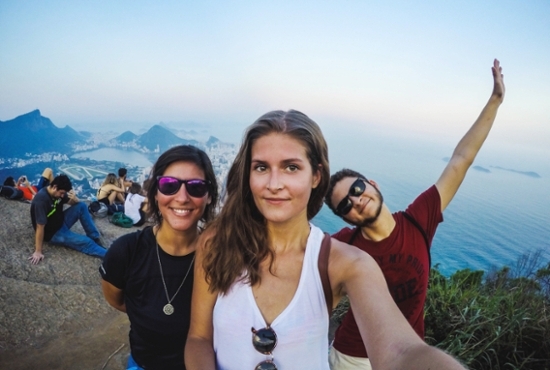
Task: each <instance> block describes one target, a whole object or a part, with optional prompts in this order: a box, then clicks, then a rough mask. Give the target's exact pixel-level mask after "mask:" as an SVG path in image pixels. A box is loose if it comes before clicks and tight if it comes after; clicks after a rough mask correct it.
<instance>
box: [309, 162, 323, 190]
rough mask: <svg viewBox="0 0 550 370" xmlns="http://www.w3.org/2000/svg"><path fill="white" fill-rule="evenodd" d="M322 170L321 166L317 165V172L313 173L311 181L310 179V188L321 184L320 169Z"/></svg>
mask: <svg viewBox="0 0 550 370" xmlns="http://www.w3.org/2000/svg"><path fill="white" fill-rule="evenodd" d="M322 168H323V165H321V164H320V165H318V166H317V170H316V171H314V172H313V179H312V184H311V188H312V189H315V188H316V187H317V186H319V183H320V182H321V177H322V175H321V169H322Z"/></svg>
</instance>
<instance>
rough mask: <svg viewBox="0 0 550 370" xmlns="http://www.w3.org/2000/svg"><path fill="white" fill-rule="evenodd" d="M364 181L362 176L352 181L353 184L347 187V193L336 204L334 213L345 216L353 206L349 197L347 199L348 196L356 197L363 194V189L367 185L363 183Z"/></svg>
mask: <svg viewBox="0 0 550 370" xmlns="http://www.w3.org/2000/svg"><path fill="white" fill-rule="evenodd" d="M365 181H367V180H364V179H362V178H358V179H357V180H355V181H354V183H353V184H351V186H350V187H349V191H348V195H346V196H345V197H344V199H342V200H341V201H340V203H338V205H337V206H336V213H338V214H339V215H340V216H345V215H347V214H348V213H349V211H351V209H352V208H353V203H352V202H351V199H349V197H350V196H352V197H358V196H359V195H361V194H363V193H364V192H365V189H366V188H367V185H366V184H365Z"/></svg>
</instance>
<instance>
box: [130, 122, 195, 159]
mask: <svg viewBox="0 0 550 370" xmlns="http://www.w3.org/2000/svg"><path fill="white" fill-rule="evenodd" d="M136 143H137V144H138V145H139V146H141V147H144V148H147V149H148V150H150V151H155V150H159V151H160V152H161V153H162V152H164V151H165V150H167V149H169V148H171V147H173V146H175V145H182V144H188V145H194V146H196V147H199V148H201V147H204V145H203V144H202V143H200V142H198V141H197V140H186V139H182V138H180V137H178V136H176V135H174V134H173V133H172V132H171V131H169V130H168V129H166V128H164V127H162V126H161V125H154V126H153V127H151V128H150V129H149V131H147V132H146V133H144V134H143V135H140V136H139V137H138V139H137V140H136Z"/></svg>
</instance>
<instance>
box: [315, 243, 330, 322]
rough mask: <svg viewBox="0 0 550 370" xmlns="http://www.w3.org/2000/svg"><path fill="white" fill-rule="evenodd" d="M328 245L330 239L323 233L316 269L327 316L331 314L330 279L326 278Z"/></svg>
mask: <svg viewBox="0 0 550 370" xmlns="http://www.w3.org/2000/svg"><path fill="white" fill-rule="evenodd" d="M330 243H331V238H330V235H329V234H328V233H325V236H324V238H323V241H322V243H321V250H320V251H319V260H318V263H317V265H318V268H319V275H320V276H321V283H322V284H323V292H324V293H325V301H326V303H327V311H328V315H329V317H330V315H331V314H332V288H331V287H330V279H329V277H328V257H329V255H330Z"/></svg>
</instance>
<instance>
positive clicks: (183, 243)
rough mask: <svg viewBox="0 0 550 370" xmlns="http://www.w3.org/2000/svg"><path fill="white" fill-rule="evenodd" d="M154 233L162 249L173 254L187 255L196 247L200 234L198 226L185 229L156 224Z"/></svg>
mask: <svg viewBox="0 0 550 370" xmlns="http://www.w3.org/2000/svg"><path fill="white" fill-rule="evenodd" d="M153 233H154V234H155V238H156V240H157V243H158V245H159V246H160V247H161V248H162V250H163V251H164V252H166V253H168V254H170V255H172V256H185V255H186V254H189V253H191V252H193V251H195V249H196V244H195V242H196V240H197V237H198V235H199V233H198V230H197V228H196V227H195V228H191V229H189V230H185V231H177V230H174V229H172V228H170V227H168V226H167V225H164V226H163V225H162V223H161V224H160V225H159V226H155V227H154V228H153Z"/></svg>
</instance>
